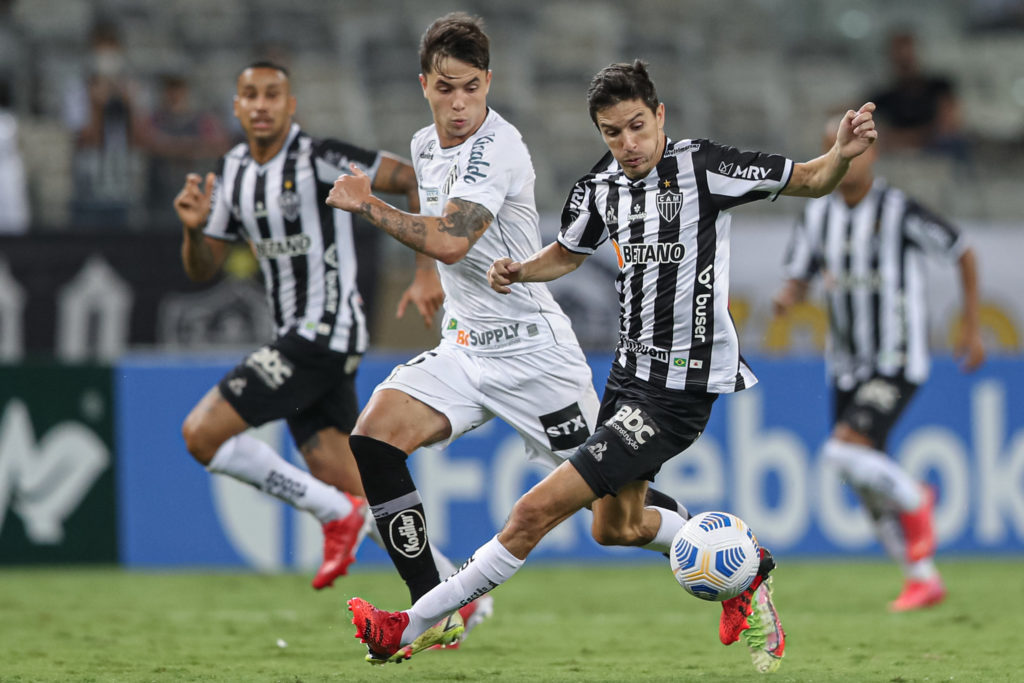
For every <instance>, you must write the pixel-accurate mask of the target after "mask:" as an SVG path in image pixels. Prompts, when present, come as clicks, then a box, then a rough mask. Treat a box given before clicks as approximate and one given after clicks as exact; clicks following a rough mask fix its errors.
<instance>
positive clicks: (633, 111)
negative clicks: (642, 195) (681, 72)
mask: <svg viewBox="0 0 1024 683" xmlns="http://www.w3.org/2000/svg"><path fill="white" fill-rule="evenodd" d="M597 128H598V130H600V131H601V137H602V138H604V142H605V144H606V145H608V149H610V150H611V152H612V156H613V157H615V160H616V161H618V162H619V165H620V166H621V167H622V170H623V171H624V172H625V174H626V176H627V177H628V178H632V179H633V180H637V179H639V178H643V177H645V176H646V175H647V174H648V173H650V172H651V170H652V169H653V168H654V167H655V166H657V165H658V162H659V161H661V155H662V154H663V153H664V151H665V105H664V104H659V105H658V108H657V110H656V111H651V110H650V108H648V106H647V105H646V104H644V103H643V101H642V100H623V101H622V102H617V103H615V104H613V105H612V106H610V107H606V108H604V109H601V110H598V112H597Z"/></svg>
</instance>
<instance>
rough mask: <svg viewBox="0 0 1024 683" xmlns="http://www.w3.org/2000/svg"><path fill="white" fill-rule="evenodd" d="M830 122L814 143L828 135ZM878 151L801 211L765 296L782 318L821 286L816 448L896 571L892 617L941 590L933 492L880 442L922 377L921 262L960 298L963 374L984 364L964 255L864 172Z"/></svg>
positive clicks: (969, 258)
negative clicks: (899, 582) (822, 370)
mask: <svg viewBox="0 0 1024 683" xmlns="http://www.w3.org/2000/svg"><path fill="white" fill-rule="evenodd" d="M836 126H838V121H835V120H833V121H830V122H829V124H828V126H827V128H826V130H825V137H826V138H829V137H831V138H833V139H834V137H835V128H836ZM877 154H878V152H877V148H872V149H870V150H868V151H867V152H865V153H864V154H862V155H861V156H859V157H857V158H856V159H855V160H854V161H853V163H851V164H850V171H849V172H848V173H847V174H846V176H844V177H843V180H842V181H841V182H840V183H839V187H838V188H837V189H836V191H835V192H833V193H832V194H830V195H829V196H827V197H822V198H820V199H815V200H812V201H810V202H808V203H807V206H806V207H805V209H804V212H803V215H802V216H801V219H800V221H799V222H798V223H797V225H796V226H795V227H794V230H793V237H792V240H791V242H790V246H789V249H788V250H787V255H786V263H785V272H786V276H787V278H788V279H787V281H786V283H785V285H784V286H783V288H782V290H781V291H780V292H779V293H778V295H777V296H776V297H775V300H774V304H775V312H776V314H777V315H785V314H786V312H787V311H788V310H789V309H790V308H791V307H792V306H793V305H794V304H796V303H799V302H800V301H802V300H803V299H804V298H805V297H806V295H807V291H808V288H809V286H810V284H811V282H812V281H813V280H814V279H815V278H816V277H817V276H819V275H820V276H822V280H823V281H824V284H825V289H826V299H827V301H828V311H829V337H828V346H827V351H826V358H827V363H826V365H827V368H828V375H829V383H830V384H831V386H832V395H833V422H834V425H833V430H832V434H831V436H830V437H829V439H828V441H826V442H825V446H824V448H823V449H822V455H823V457H824V458H825V460H826V461H828V462H830V463H832V464H833V465H834V466H835V467H836V469H837V471H838V472H839V473H840V475H841V476H842V478H843V479H844V480H845V481H846V482H847V483H848V484H849V485H850V486H851V487H852V488H853V490H854V492H855V493H856V494H857V497H858V498H859V499H860V501H861V503H862V504H863V505H864V507H865V508H866V509H867V511H868V514H869V516H870V517H871V520H872V523H873V526H874V529H875V534H876V536H877V537H878V539H879V540H880V541H881V543H882V545H883V547H884V548H885V549H886V551H887V552H888V553H889V555H891V556H892V558H893V559H894V560H896V561H897V562H899V564H900V567H901V568H902V571H903V575H904V585H903V590H902V592H901V593H900V595H899V596H898V597H897V598H896V599H895V600H894V601H892V602H891V603H890V604H889V608H890V609H891V610H893V611H897V612H903V611H907V610H914V609H920V608H923V607H928V606H930V605H935V604H938V603H940V602H942V600H943V599H944V598H945V596H946V588H945V586H944V585H943V582H942V578H941V577H940V576H939V572H938V569H937V568H936V567H935V562H934V559H933V557H934V554H935V549H936V539H935V530H934V523H933V518H932V517H933V515H932V509H933V504H934V492H933V491H932V489H931V488H925V487H922V485H921V484H920V483H919V482H918V481H916V480H915V479H914V478H913V477H912V476H911V475H910V474H909V473H908V472H907V471H906V470H904V469H903V468H902V467H901V466H900V464H899V463H897V462H896V461H895V460H893V459H892V458H890V457H889V456H888V455H886V446H885V444H886V441H887V439H888V435H889V432H890V430H891V429H892V427H893V425H894V424H895V423H896V421H897V420H898V419H899V417H900V415H901V414H902V413H903V411H904V410H905V409H906V407H907V405H908V404H909V402H910V399H911V398H912V397H913V395H914V392H915V391H916V389H917V387H918V386H920V385H921V383H923V382H924V381H925V380H926V379H927V378H928V373H929V365H930V363H929V357H928V332H927V328H926V318H927V316H926V305H927V303H926V296H927V283H926V282H925V273H924V261H925V259H926V258H927V257H928V256H929V255H933V256H938V257H940V258H945V259H946V260H948V261H955V262H956V263H957V264H958V266H959V270H960V284H961V288H962V291H963V319H962V324H961V327H960V339H959V340H958V342H957V345H956V350H957V352H958V353H959V354H962V356H963V369H964V370H966V371H968V372H970V371H973V370H975V369H977V368H978V367H979V366H980V365H981V364H982V362H983V361H984V358H985V350H984V347H983V345H982V342H981V333H980V330H979V323H978V284H977V281H978V276H977V265H976V262H975V256H974V252H973V250H972V249H971V248H970V247H968V246H967V245H966V243H965V239H964V237H963V235H962V234H961V233H960V231H959V230H958V229H957V228H956V227H955V226H953V225H951V224H950V223H948V222H947V221H945V220H943V219H941V218H939V217H938V216H936V215H935V214H933V213H932V212H931V211H929V210H927V209H926V208H924V207H922V206H921V205H920V204H918V203H917V202H916V201H914V200H913V199H911V198H910V197H908V196H907V195H906V194H904V193H903V192H901V191H900V190H899V189H897V188H895V187H891V186H890V185H889V184H888V183H887V182H886V181H885V180H883V179H882V178H876V177H875V175H874V172H873V167H874V163H875V160H876V158H877Z"/></svg>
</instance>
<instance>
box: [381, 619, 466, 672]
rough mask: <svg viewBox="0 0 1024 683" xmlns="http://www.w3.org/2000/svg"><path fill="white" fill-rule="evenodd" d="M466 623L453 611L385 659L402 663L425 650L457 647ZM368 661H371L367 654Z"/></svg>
mask: <svg viewBox="0 0 1024 683" xmlns="http://www.w3.org/2000/svg"><path fill="white" fill-rule="evenodd" d="M465 631H466V627H465V623H464V622H463V621H462V615H461V614H459V612H457V611H456V612H452V613H451V614H449V615H448V616H447V617H445V618H444V619H442V620H441V621H439V622H437V623H436V624H434V625H433V626H431V627H430V628H428V629H427V630H426V631H424V632H423V633H421V634H420V636H419V637H418V638H417V639H416V640H414V641H412V642H411V643H410V644H408V645H406V646H405V647H403V648H401V649H400V650H398V652H397V653H395V655H394V656H392V657H390V658H388V659H386V660H384V661H388V662H396V663H401V662H404V661H405V660H407V659H409V658H410V657H412V656H413V655H414V654H416V653H418V652H423V651H424V650H433V649H442V648H452V647H456V646H457V644H458V642H459V638H461V637H462V634H463V633H465ZM366 661H370V656H369V655H367V657H366Z"/></svg>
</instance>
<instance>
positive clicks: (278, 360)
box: [245, 346, 292, 389]
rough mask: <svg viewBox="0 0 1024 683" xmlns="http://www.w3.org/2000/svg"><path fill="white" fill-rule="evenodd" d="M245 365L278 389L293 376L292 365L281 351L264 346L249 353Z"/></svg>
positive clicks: (269, 385)
mask: <svg viewBox="0 0 1024 683" xmlns="http://www.w3.org/2000/svg"><path fill="white" fill-rule="evenodd" d="M245 365H246V366H247V367H250V368H252V369H253V370H255V371H256V374H257V375H259V377H260V379H261V380H263V382H264V383H265V384H266V385H267V386H268V387H270V388H271V389H277V388H279V387H280V386H281V385H282V384H284V383H285V382H286V381H287V380H288V378H289V377H291V376H292V366H291V363H289V362H288V361H287V360H285V358H284V356H282V355H281V352H280V351H278V350H277V349H272V348H270V347H269V346H264V347H262V348H260V349H258V350H256V351H253V352H252V353H251V354H249V357H248V358H246V359H245Z"/></svg>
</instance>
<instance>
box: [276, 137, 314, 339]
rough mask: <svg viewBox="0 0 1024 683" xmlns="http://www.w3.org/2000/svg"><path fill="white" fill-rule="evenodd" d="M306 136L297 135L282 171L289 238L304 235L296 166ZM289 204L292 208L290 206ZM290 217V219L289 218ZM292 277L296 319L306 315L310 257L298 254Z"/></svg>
mask: <svg viewBox="0 0 1024 683" xmlns="http://www.w3.org/2000/svg"><path fill="white" fill-rule="evenodd" d="M304 137H305V136H303V135H296V136H295V139H294V140H292V144H291V145H289V146H288V151H287V152H286V154H285V159H284V166H283V169H282V171H281V194H280V195H279V201H280V203H281V207H280V208H281V216H282V218H284V234H285V235H286V236H288V237H291V236H293V235H300V234H302V217H301V200H300V199H299V192H298V190H299V188H298V185H296V183H295V166H296V164H297V163H298V161H299V143H300V142H301V141H302V140H303V138H304ZM289 204H290V205H291V206H289ZM289 216H290V217H289ZM290 265H291V269H292V277H293V278H295V319H296V320H301V319H302V317H303V316H305V315H306V304H307V300H308V298H309V256H307V255H306V254H297V255H295V256H292V257H291V259H290Z"/></svg>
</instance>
